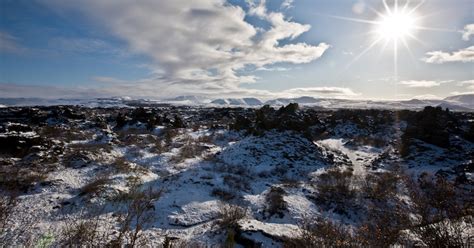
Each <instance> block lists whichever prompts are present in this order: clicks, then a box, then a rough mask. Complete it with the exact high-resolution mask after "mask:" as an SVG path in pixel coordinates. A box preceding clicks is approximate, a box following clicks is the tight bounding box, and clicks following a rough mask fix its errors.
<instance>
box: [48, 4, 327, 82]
mask: <svg viewBox="0 0 474 248" xmlns="http://www.w3.org/2000/svg"><path fill="white" fill-rule="evenodd" d="M40 1H43V2H44V3H46V4H48V5H49V6H51V7H53V8H55V9H60V10H66V11H77V10H79V11H81V12H82V13H85V14H86V16H88V17H90V18H91V19H92V20H95V21H96V22H99V23H101V24H102V25H103V26H104V27H105V28H107V29H108V30H110V32H112V33H113V34H114V35H116V36H118V37H119V38H121V39H123V40H125V41H126V42H127V43H128V44H129V46H130V49H131V51H133V52H135V53H139V54H144V55H146V56H149V57H151V58H152V59H153V61H154V63H153V65H151V67H152V68H153V71H160V72H161V74H160V75H156V77H155V78H156V80H154V82H155V83H156V84H155V86H156V87H155V88H160V90H161V89H162V87H164V86H167V85H168V84H192V85H201V86H202V87H208V86H209V85H211V84H212V85H214V86H216V87H217V86H222V87H224V86H225V87H228V88H236V87H238V85H239V84H241V83H248V82H254V81H255V80H256V78H255V77H254V76H252V75H250V76H243V75H241V73H240V70H242V69H243V68H245V67H246V66H255V67H256V68H261V67H265V66H268V65H272V64H275V63H293V64H301V63H309V62H311V61H313V60H316V59H318V58H319V57H321V56H322V55H323V53H324V52H325V51H326V50H327V49H328V48H329V45H327V44H325V43H320V44H318V45H311V44H306V43H303V42H300V43H289V44H285V45H282V44H280V41H281V40H292V39H294V38H296V37H298V36H300V35H301V34H302V33H304V32H307V31H308V30H309V29H310V28H311V27H310V26H309V25H303V24H300V23H297V22H294V21H290V20H288V19H287V18H286V17H285V16H284V15H283V14H282V13H279V12H270V11H268V10H267V9H266V6H265V1H261V2H260V3H258V4H257V3H255V2H254V1H248V2H247V3H248V4H249V11H248V13H246V12H245V11H244V10H243V9H242V8H241V7H239V6H236V5H232V4H229V3H228V2H227V1H224V0H193V1H189V0H173V1H155V0H143V1H140V4H138V3H137V2H135V1H127V0H101V1H96V0H83V1H63V0H40ZM246 15H254V16H256V17H258V18H260V19H262V20H264V21H267V22H268V23H269V24H270V28H268V29H266V30H261V29H258V28H257V27H255V26H253V25H252V24H250V23H248V22H246V21H245V20H244V18H245V16H246ZM150 83H151V82H150ZM225 87H224V88H225Z"/></svg>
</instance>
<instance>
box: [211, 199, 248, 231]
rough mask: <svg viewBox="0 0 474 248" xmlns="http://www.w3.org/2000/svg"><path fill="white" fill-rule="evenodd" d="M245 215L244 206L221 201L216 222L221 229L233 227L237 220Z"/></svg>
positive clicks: (237, 222) (236, 224)
mask: <svg viewBox="0 0 474 248" xmlns="http://www.w3.org/2000/svg"><path fill="white" fill-rule="evenodd" d="M245 217H247V210H246V209H245V208H243V207H240V206H238V205H232V204H225V203H223V204H222V205H220V207H219V219H218V221H217V222H216V224H217V225H218V226H219V227H220V228H222V229H235V228H237V226H238V224H239V221H240V220H241V219H243V218H245Z"/></svg>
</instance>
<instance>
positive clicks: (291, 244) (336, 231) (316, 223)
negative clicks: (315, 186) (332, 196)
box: [284, 218, 357, 248]
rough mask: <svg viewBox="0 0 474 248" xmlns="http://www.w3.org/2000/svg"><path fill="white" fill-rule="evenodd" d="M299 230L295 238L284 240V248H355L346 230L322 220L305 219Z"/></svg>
mask: <svg viewBox="0 0 474 248" xmlns="http://www.w3.org/2000/svg"><path fill="white" fill-rule="evenodd" d="M300 230H301V231H300V233H299V235H297V236H296V237H295V238H291V239H288V240H285V242H284V247H287V248H299V247H308V248H309V247H357V246H356V245H357V242H356V240H355V239H354V237H353V236H352V235H351V232H350V230H349V229H348V228H346V227H344V226H343V225H341V224H336V223H334V222H331V221H329V220H326V219H323V218H316V219H315V220H311V219H307V218H306V219H305V220H303V222H302V223H301V224H300Z"/></svg>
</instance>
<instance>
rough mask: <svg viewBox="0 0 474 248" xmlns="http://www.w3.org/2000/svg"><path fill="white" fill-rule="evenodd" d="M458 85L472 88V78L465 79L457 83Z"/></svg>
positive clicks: (473, 85)
mask: <svg viewBox="0 0 474 248" xmlns="http://www.w3.org/2000/svg"><path fill="white" fill-rule="evenodd" d="M458 85H459V86H466V88H467V89H469V90H474V79H473V80H466V81H461V82H459V83H458Z"/></svg>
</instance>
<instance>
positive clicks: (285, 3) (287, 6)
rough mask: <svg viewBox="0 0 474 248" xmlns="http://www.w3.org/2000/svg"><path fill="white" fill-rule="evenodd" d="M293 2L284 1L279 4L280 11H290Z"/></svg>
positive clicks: (291, 0) (289, 0) (290, 0)
mask: <svg viewBox="0 0 474 248" xmlns="http://www.w3.org/2000/svg"><path fill="white" fill-rule="evenodd" d="M293 2H294V0H284V1H283V3H281V6H280V8H281V9H291V8H293V7H294V6H293Z"/></svg>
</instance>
